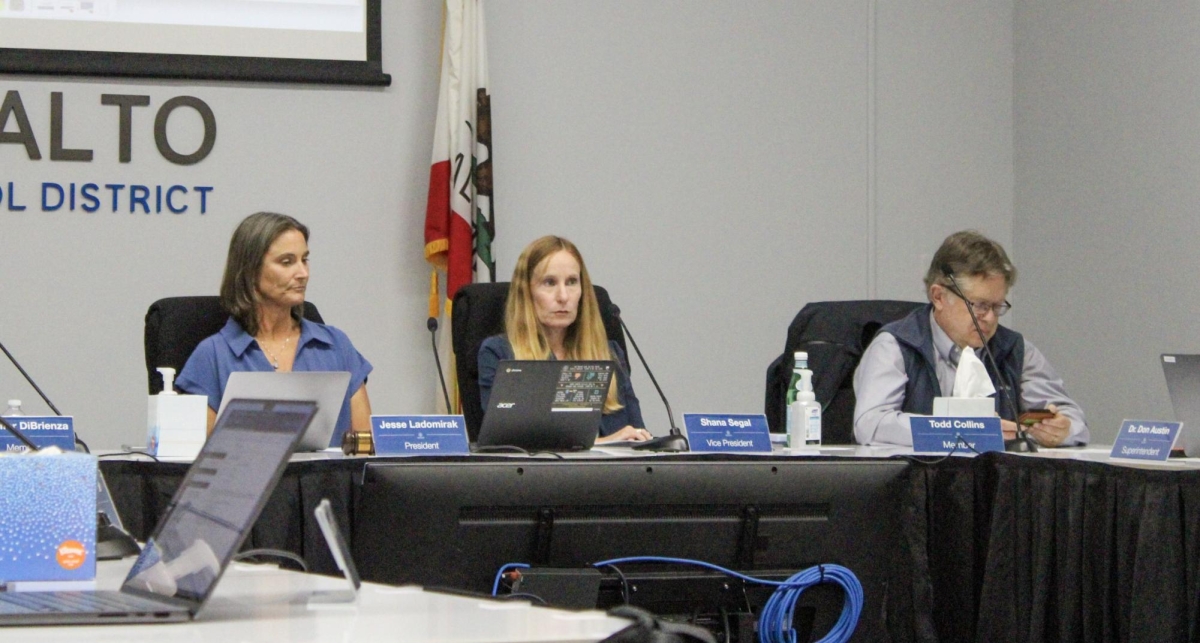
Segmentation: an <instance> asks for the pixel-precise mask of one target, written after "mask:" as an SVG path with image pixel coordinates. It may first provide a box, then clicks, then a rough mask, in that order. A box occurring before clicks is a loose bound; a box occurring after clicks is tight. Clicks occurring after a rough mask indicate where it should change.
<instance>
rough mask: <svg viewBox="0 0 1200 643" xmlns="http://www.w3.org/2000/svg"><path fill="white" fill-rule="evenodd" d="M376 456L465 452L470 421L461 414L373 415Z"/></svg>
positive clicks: (372, 430)
mask: <svg viewBox="0 0 1200 643" xmlns="http://www.w3.org/2000/svg"><path fill="white" fill-rule="evenodd" d="M371 439H372V440H374V442H375V455H463V454H466V453H470V452H471V447H470V445H469V444H468V443H467V421H466V420H464V419H463V416H461V415H372V416H371Z"/></svg>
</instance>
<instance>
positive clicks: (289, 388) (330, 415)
mask: <svg viewBox="0 0 1200 643" xmlns="http://www.w3.org/2000/svg"><path fill="white" fill-rule="evenodd" d="M349 386H350V373H349V372H348V371H292V372H290V373H277V372H274V371H266V372H258V371H238V372H235V373H230V374H229V381H228V382H226V384H225V392H224V393H223V395H222V397H221V407H220V408H218V409H217V415H220V414H221V413H223V412H224V411H225V405H226V404H227V401H228V400H231V399H232V400H236V399H255V400H316V402H317V406H318V407H319V408H318V409H317V417H316V419H314V420H313V421H312V424H310V425H309V427H308V430H307V431H305V433H304V437H303V438H302V439H301V440H300V444H299V445H298V446H297V447H296V450H297V451H320V450H322V449H326V448H329V447H340V446H341V445H342V436H341V435H340V434H338V432H337V421H338V415H339V414H340V413H341V411H342V402H343V400H345V399H346V393H347V392H348V391H347V389H348V388H349Z"/></svg>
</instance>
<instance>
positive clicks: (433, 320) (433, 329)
mask: <svg viewBox="0 0 1200 643" xmlns="http://www.w3.org/2000/svg"><path fill="white" fill-rule="evenodd" d="M425 327H426V328H428V329H429V340H430V341H431V342H433V363H434V364H436V365H437V372H438V382H440V383H441V384H442V397H443V398H445V400H446V412H447V413H450V412H451V411H452V410H453V409H452V408H451V407H450V391H449V390H448V389H447V388H446V376H445V375H443V374H442V358H441V356H440V355H438V349H437V329H438V320H437V317H430V318H429V321H427V322H425Z"/></svg>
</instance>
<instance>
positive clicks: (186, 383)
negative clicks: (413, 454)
mask: <svg viewBox="0 0 1200 643" xmlns="http://www.w3.org/2000/svg"><path fill="white" fill-rule="evenodd" d="M307 288H308V228H307V227H305V226H304V224H302V223H300V222H299V221H297V220H295V219H293V218H292V217H289V216H287V215H283V214H275V213H273V212H259V213H257V214H252V215H250V216H248V217H246V218H245V219H244V220H243V221H242V222H241V224H239V225H238V227H237V229H236V230H234V232H233V238H232V239H230V241H229V256H228V258H227V259H226V261H225V276H224V277H223V278H222V280H221V306H222V307H223V308H224V309H225V310H226V311H227V312H228V313H229V321H227V322H225V327H224V328H222V329H221V330H220V332H218V333H217V334H215V335H212V336H210V337H208V338H206V339H205V340H204V341H202V342H200V345H199V346H197V347H196V350H194V351H193V352H192V355H191V357H189V358H188V361H187V364H185V365H184V367H183V370H182V371H180V373H179V377H178V379H176V380H175V388H177V389H179V390H180V391H183V392H184V393H192V394H196V395H207V396H208V430H209V431H210V432H211V431H212V428H213V424H214V423H215V422H216V418H217V411H216V410H217V409H218V408H220V406H221V398H222V397H223V396H224V394H225V384H226V383H227V382H228V381H229V374H230V373H232V372H234V371H271V370H274V371H279V372H288V371H349V372H350V384H349V386H348V388H347V390H346V397H345V399H344V400H343V401H342V409H341V411H340V412H339V414H338V420H337V430H336V431H334V435H333V439H332V440H331V441H330V445H331V446H337V445H339V444H341V441H342V434H344V433H345V432H346V431H347V430H348V429H353V430H355V431H369V430H370V428H371V402H370V400H369V399H368V398H367V375H368V374H370V372H371V363H370V362H368V361H367V360H366V359H365V358H363V356H362V355H360V354H359V352H358V351H357V350H356V349H355V348H354V345H353V344H351V343H350V338H348V337H346V334H345V333H343V332H342V331H340V330H338V329H336V328H334V327H333V326H326V325H324V324H317V323H313V322H310V321H308V320H307V319H304V318H303V316H302V313H303V311H304V294H305V291H306V289H307Z"/></svg>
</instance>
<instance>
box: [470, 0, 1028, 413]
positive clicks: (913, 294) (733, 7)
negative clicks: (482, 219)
mask: <svg viewBox="0 0 1200 643" xmlns="http://www.w3.org/2000/svg"><path fill="white" fill-rule="evenodd" d="M489 10H490V11H489V14H488V19H489V21H490V22H489V28H490V33H489V38H490V47H491V54H492V57H491V62H492V67H491V72H492V79H493V81H494V82H493V84H494V85H495V87H496V90H495V93H494V95H493V102H492V106H493V111H494V121H495V123H496V125H495V127H494V132H495V134H494V136H495V140H496V158H497V166H496V171H495V176H496V181H497V185H498V186H499V187H498V188H497V197H496V202H497V217H498V221H499V223H498V226H499V229H500V233H499V234H500V236H499V238H498V240H497V244H496V245H497V247H498V254H499V265H500V268H499V270H500V272H501V274H505V275H507V274H511V271H512V266H513V262H514V260H515V258H516V256H517V254H519V252H520V250H521V248H522V247H523V246H524V245H525V244H526V243H528V242H529V241H531V240H532V239H533V238H535V237H536V236H538V235H541V234H545V233H548V232H558V233H560V234H563V235H565V236H567V237H569V238H571V239H572V240H574V241H575V242H576V243H577V244H578V245H579V246H580V248H581V250H582V252H583V253H584V256H585V259H586V260H587V262H588V267H589V270H590V271H591V273H592V277H593V279H594V280H595V281H596V282H597V283H600V284H602V285H605V286H606V287H608V288H609V290H610V292H611V293H612V296H613V298H614V300H615V301H616V302H617V303H618V304H619V305H620V306H621V307H622V311H623V314H624V316H625V319H626V322H627V323H628V324H629V325H630V328H631V330H632V331H633V332H634V335H635V336H636V337H637V338H638V340H639V342H640V343H641V344H642V346H643V349H644V350H645V352H646V353H647V358H648V359H649V360H650V361H651V364H652V366H653V367H654V369H655V371H656V375H657V376H658V378H659V381H660V383H662V384H663V386H664V388H665V389H666V391H667V394H668V396H669V397H670V399H671V400H672V406H673V407H674V410H675V411H676V413H677V414H678V413H683V412H702V411H718V412H719V411H728V412H761V409H762V404H763V401H762V400H763V386H764V382H765V371H766V366H767V364H769V363H770V361H771V360H772V359H774V357H775V356H777V355H778V354H779V352H780V351H781V350H782V348H783V340H784V338H785V334H786V328H787V324H788V323H789V322H790V321H791V318H792V317H793V316H794V315H795V314H796V312H797V311H798V310H799V309H800V308H801V307H803V305H804V304H805V303H807V302H809V301H820V300H826V299H854V298H868V297H871V296H879V297H892V298H903V299H917V298H921V296H922V295H921V285H920V284H921V277H922V275H923V274H924V271H925V269H926V267H927V266H928V262H929V256H930V255H932V253H933V251H934V250H935V249H936V247H937V245H938V243H939V242H940V240H941V238H942V237H944V236H945V235H946V234H948V233H950V232H952V231H954V230H957V229H960V228H964V227H978V228H982V229H984V230H986V231H988V232H989V233H990V234H993V235H995V236H996V237H997V238H999V239H1000V240H1002V241H1004V242H1006V243H1007V242H1008V241H1009V240H1010V237H1011V221H1012V185H1013V175H1012V108H1011V87H1012V32H1011V20H1012V7H1011V4H1010V3H1004V2H1000V3H990V4H986V5H984V6H981V7H974V8H970V9H967V8H955V9H954V10H952V11H945V10H935V9H934V8H932V7H928V6H927V5H926V4H924V3H920V2H907V3H901V4H897V3H890V2H889V3H881V4H880V5H879V7H878V9H876V7H875V3H873V2H866V1H858V2H845V1H841V0H838V1H829V2H805V3H797V2H765V1H761V0H758V1H751V2H737V3H735V2H722V3H712V2H710V3H692V2H682V1H679V2H666V1H664V2H624V3H597V2H561V1H550V0H546V1H541V2H528V1H527V2H519V3H514V2H509V3H497V4H493V5H491V6H490V7H489ZM873 14H874V15H873ZM873 183H874V185H876V186H877V189H873ZM634 378H635V381H636V382H637V383H638V390H639V395H640V396H641V398H642V400H643V404H642V406H643V409H644V411H646V419H647V422H648V423H649V424H650V426H651V427H652V428H654V429H655V430H661V429H663V428H664V427H665V425H666V419H665V412H664V411H662V410H661V406H660V405H659V404H657V403H656V402H655V401H653V398H654V397H655V396H654V394H653V392H652V390H651V389H650V387H649V384H648V380H647V378H646V377H645V376H644V375H641V374H639V373H636V372H635V375H634Z"/></svg>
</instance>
